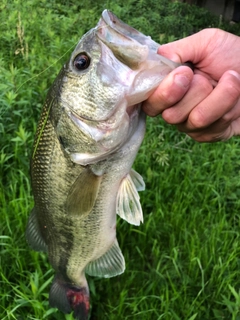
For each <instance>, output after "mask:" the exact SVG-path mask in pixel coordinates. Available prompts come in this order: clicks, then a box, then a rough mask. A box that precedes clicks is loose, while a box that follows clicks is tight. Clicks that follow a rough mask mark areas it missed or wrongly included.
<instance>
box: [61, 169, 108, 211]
mask: <svg viewBox="0 0 240 320" xmlns="http://www.w3.org/2000/svg"><path fill="white" fill-rule="evenodd" d="M101 180H102V177H101V176H97V175H95V174H94V173H93V172H92V171H91V169H89V168H84V170H83V172H81V173H80V175H79V176H78V178H77V179H76V180H75V182H74V183H73V185H72V187H71V188H70V191H69V194H68V197H67V202H66V206H67V212H68V214H70V215H74V216H75V215H77V216H82V215H87V214H89V212H90V211H91V210H92V208H93V206H94V204H95V201H96V198H97V195H98V191H99V186H100V183H101Z"/></svg>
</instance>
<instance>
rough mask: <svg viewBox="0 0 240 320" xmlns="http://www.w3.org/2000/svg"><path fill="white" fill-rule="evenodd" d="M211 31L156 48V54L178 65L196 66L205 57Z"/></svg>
mask: <svg viewBox="0 0 240 320" xmlns="http://www.w3.org/2000/svg"><path fill="white" fill-rule="evenodd" d="M213 32H214V30H213V29H212V30H211V29H204V30H202V31H200V32H198V33H195V34H193V35H191V36H189V37H186V38H183V39H181V40H177V41H174V42H170V43H168V44H164V45H162V46H160V47H159V48H158V53H159V54H161V55H163V56H165V57H167V58H168V59H170V60H173V61H175V62H178V63H184V62H186V61H191V62H192V63H194V64H197V63H198V62H199V61H201V60H202V59H203V58H204V56H206V51H207V48H208V43H209V39H211V36H212V33H213Z"/></svg>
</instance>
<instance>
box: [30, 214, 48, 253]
mask: <svg viewBox="0 0 240 320" xmlns="http://www.w3.org/2000/svg"><path fill="white" fill-rule="evenodd" d="M26 239H27V242H28V244H29V245H30V247H31V248H32V249H33V250H36V251H44V252H46V251H47V244H46V243H45V241H44V239H43V236H42V234H41V231H40V227H39V224H38V221H37V214H36V209H35V208H33V209H32V211H31V213H30V216H29V218H28V224H27V229H26Z"/></svg>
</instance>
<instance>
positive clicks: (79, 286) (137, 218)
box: [26, 10, 176, 320]
mask: <svg viewBox="0 0 240 320" xmlns="http://www.w3.org/2000/svg"><path fill="white" fill-rule="evenodd" d="M158 46H159V45H158V44H156V43H155V42H154V41H153V40H151V38H150V37H147V36H145V35H143V34H141V33H140V32H138V31H137V30H135V29H133V28H131V27H130V26H128V25H126V24H124V23H123V22H122V21H121V20H119V19H118V18H117V17H116V16H114V15H113V14H112V13H111V12H110V11H108V10H105V11H104V12H103V13H102V17H101V19H100V20H99V23H98V24H97V26H96V27H95V28H93V29H91V30H90V31H89V32H88V33H86V34H85V35H84V36H83V37H82V39H81V40H80V42H79V43H78V45H77V46H76V48H75V50H74V51H73V53H72V55H71V58H70V60H69V62H68V63H66V64H65V65H64V66H63V68H62V70H61V71H60V73H59V75H58V76H57V78H56V80H55V81H54V83H53V85H52V87H51V88H50V90H49V93H48V95H47V98H46V102H45V105H44V107H43V111H42V114H41V118H40V121H39V124H38V128H37V132H36V136H35V141H34V146H33V154H32V159H31V180H32V190H33V196H34V202H35V206H34V208H33V210H32V212H31V214H30V217H29V221H28V225H27V230H26V237H27V240H28V242H29V244H30V246H31V247H32V248H33V249H34V250H37V251H45V252H47V254H48V257H49V261H50V264H51V265H52V267H53V268H54V270H55V271H56V276H55V279H54V281H53V284H52V286H51V289H50V295H49V300H50V304H51V305H52V306H53V307H57V308H59V309H60V310H61V311H62V312H64V313H70V312H71V311H74V316H75V318H76V319H82V320H84V319H87V318H88V314H89V308H90V303H89V289H88V284H87V280H86V277H85V274H88V275H90V276H98V277H112V276H116V275H118V274H121V273H122V272H124V269H125V262H124V257H123V255H122V252H121V250H120V248H119V245H118V242H117V239H116V214H119V216H120V217H122V218H123V219H125V220H126V221H128V222H129V223H132V224H135V225H139V224H140V223H141V222H142V221H143V215H142V209H141V205H140V201H139V196H138V191H141V190H144V182H143V179H142V177H141V176H140V175H139V174H138V173H137V172H135V171H134V170H132V169H131V167H132V164H133V162H134V159H135V157H136V154H137V152H138V149H139V147H140V145H141V142H142V140H143V137H144V132H145V115H144V113H143V112H142V111H141V102H142V101H144V100H145V99H147V98H148V96H149V95H150V94H151V92H152V91H153V90H154V89H155V88H156V86H157V85H158V84H159V83H160V82H161V80H162V79H163V78H164V76H165V75H166V74H168V73H169V72H170V71H171V70H173V69H174V68H175V67H176V65H174V63H173V62H171V61H169V60H167V59H166V58H163V57H161V56H159V55H157V53H156V51H157V47H158Z"/></svg>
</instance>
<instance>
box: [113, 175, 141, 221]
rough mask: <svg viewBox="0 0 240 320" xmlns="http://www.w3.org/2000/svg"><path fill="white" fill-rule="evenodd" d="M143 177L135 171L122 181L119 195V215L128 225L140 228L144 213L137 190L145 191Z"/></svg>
mask: <svg viewBox="0 0 240 320" xmlns="http://www.w3.org/2000/svg"><path fill="white" fill-rule="evenodd" d="M144 188H145V184H144V181H143V179H142V177H141V176H140V175H139V174H138V173H137V172H136V171H134V170H131V172H130V173H129V174H128V175H127V176H126V177H125V178H124V179H123V180H122V182H121V185H120V187H119V190H118V194H117V210H116V211H117V214H118V215H119V216H120V217H121V218H122V219H124V220H126V221H127V222H128V223H131V224H133V225H136V226H139V225H140V222H143V212H142V207H141V204H140V197H139V195H138V192H137V190H144Z"/></svg>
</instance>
